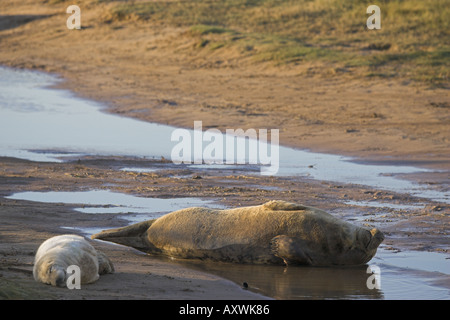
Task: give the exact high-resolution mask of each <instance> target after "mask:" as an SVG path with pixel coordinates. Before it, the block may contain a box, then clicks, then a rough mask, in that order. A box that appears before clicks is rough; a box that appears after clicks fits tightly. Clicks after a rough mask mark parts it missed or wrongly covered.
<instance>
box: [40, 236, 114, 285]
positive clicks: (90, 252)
mask: <svg viewBox="0 0 450 320" xmlns="http://www.w3.org/2000/svg"><path fill="white" fill-rule="evenodd" d="M70 266H77V267H79V268H80V278H81V279H80V282H81V284H86V283H92V282H94V281H96V280H98V278H99V275H101V274H105V273H112V272H114V266H113V264H112V263H111V261H110V260H109V259H108V257H107V256H106V255H105V254H104V253H102V252H100V251H97V250H96V249H95V248H94V247H93V246H92V245H91V244H90V243H89V242H88V241H87V240H86V239H85V238H84V237H81V236H78V235H73V234H64V235H59V236H55V237H52V238H49V239H47V240H45V241H44V242H43V243H42V244H41V245H40V246H39V249H38V250H37V252H36V255H35V257H34V266H33V277H34V279H35V280H36V281H38V282H43V283H45V284H51V285H52V286H55V287H56V286H57V287H65V286H66V284H67V279H68V277H69V276H70V274H68V273H67V269H68V267H70Z"/></svg>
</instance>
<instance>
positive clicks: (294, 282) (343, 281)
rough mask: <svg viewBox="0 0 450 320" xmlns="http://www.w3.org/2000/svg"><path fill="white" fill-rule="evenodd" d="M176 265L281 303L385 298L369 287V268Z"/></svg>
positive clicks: (196, 263)
mask: <svg viewBox="0 0 450 320" xmlns="http://www.w3.org/2000/svg"><path fill="white" fill-rule="evenodd" d="M175 263H179V264H182V265H183V266H187V267H190V268H194V269H197V270H201V271H205V272H208V273H212V274H215V275H218V276H220V277H222V278H226V279H229V280H231V281H233V282H235V283H237V284H239V285H243V283H244V282H245V283H247V284H248V290H252V291H254V292H257V293H260V294H262V295H265V296H268V297H272V298H275V299H280V300H288V299H290V300H291V299H383V293H382V291H380V290H378V289H376V288H374V289H369V288H368V287H367V285H366V282H367V279H368V277H369V276H370V275H371V274H368V273H366V270H367V266H357V267H333V268H319V267H306V266H288V267H282V266H271V265H241V264H232V265H231V264H228V263H213V262H206V263H205V262H199V261H186V260H176V261H175Z"/></svg>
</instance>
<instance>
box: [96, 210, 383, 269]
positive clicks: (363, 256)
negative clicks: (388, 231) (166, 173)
mask: <svg viewBox="0 0 450 320" xmlns="http://www.w3.org/2000/svg"><path fill="white" fill-rule="evenodd" d="M92 238H93V239H101V240H106V241H111V242H115V243H119V244H124V245H127V246H131V247H134V248H136V249H138V250H141V251H145V252H148V253H152V254H162V255H166V256H170V257H174V258H182V259H191V258H193V259H202V260H213V261H224V262H236V263H254V264H283V263H284V264H305V265H312V266H331V265H358V264H364V263H367V262H368V261H369V260H370V259H372V257H373V256H374V255H375V253H376V251H377V248H378V246H379V244H380V243H381V242H382V241H383V239H384V236H383V233H381V232H380V231H379V230H378V229H376V228H374V229H372V230H368V229H366V228H362V227H359V226H356V225H353V224H351V223H348V222H346V221H343V220H340V219H337V218H335V217H333V216H332V215H330V214H328V213H326V212H325V211H322V210H320V209H316V208H312V207H306V206H303V205H298V204H294V203H289V202H285V201H269V202H267V203H265V204H263V205H260V206H251V207H243V208H235V209H226V210H216V209H208V208H187V209H182V210H178V211H175V212H172V213H169V214H167V215H165V216H162V217H160V218H158V219H155V220H149V221H144V222H141V223H137V224H133V225H131V226H127V227H122V228H118V229H111V230H105V231H102V232H100V233H98V234H95V235H93V236H92Z"/></svg>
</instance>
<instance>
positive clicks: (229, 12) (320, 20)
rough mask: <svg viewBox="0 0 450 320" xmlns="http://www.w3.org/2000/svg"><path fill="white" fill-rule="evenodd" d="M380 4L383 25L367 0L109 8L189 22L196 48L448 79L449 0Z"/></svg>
mask: <svg viewBox="0 0 450 320" xmlns="http://www.w3.org/2000/svg"><path fill="white" fill-rule="evenodd" d="M103 1H104V0H103ZM377 5H379V6H380V8H381V29H380V30H368V29H367V27H366V20H367V18H368V16H369V15H368V14H366V8H367V6H368V2H367V1H362V0H346V1H340V0H295V1H294V0H285V1H282V0H211V1H203V0H186V1H148V2H142V1H140V2H134V1H131V2H130V1H128V2H123V1H119V2H117V5H116V6H114V8H113V9H112V15H113V16H114V17H115V18H116V19H119V20H123V19H130V18H134V19H137V20H145V21H155V22H158V23H161V24H165V25H170V26H176V27H186V28H187V29H188V30H190V31H191V32H190V34H191V36H193V37H199V38H201V39H200V40H199V43H201V44H202V45H199V46H197V49H202V48H205V47H208V48H209V49H211V50H218V49H224V48H229V47H230V46H235V47H239V48H241V49H242V50H241V52H243V54H245V55H251V56H252V57H253V58H254V59H255V61H272V62H274V63H275V64H291V63H300V62H301V61H314V62H317V63H318V64H319V65H320V64H322V65H324V66H327V68H328V69H329V67H330V65H332V66H334V68H335V69H336V70H345V71H346V72H351V73H353V74H355V75H363V76H371V77H373V76H382V77H393V76H401V77H407V78H410V79H414V80H419V81H426V82H428V83H432V84H437V85H441V84H445V83H446V82H448V76H449V61H450V59H449V58H450V45H449V43H450V41H449V40H450V34H449V33H450V31H449V30H450V25H449V19H448V17H449V16H450V0H410V1H402V0H392V1H387V0H382V1H377ZM212 34H213V35H214V37H215V38H214V41H211V39H209V38H208V37H209V36H211V35H212Z"/></svg>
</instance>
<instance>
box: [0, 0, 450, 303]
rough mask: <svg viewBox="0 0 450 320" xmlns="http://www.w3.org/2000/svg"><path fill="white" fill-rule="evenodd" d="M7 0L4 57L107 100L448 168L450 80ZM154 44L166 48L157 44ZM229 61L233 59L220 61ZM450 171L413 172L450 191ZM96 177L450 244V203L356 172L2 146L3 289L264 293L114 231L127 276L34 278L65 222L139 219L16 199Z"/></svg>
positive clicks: (167, 120) (22, 294)
mask: <svg viewBox="0 0 450 320" xmlns="http://www.w3.org/2000/svg"><path fill="white" fill-rule="evenodd" d="M1 8H2V14H5V15H11V16H12V18H8V17H6V18H5V17H2V18H1V25H0V32H1V41H2V47H3V48H8V50H2V51H1V52H0V63H1V64H3V65H8V66H14V67H21V68H30V69H35V70H43V71H49V72H54V73H57V74H59V75H61V76H62V77H63V78H64V79H66V80H67V81H65V82H63V83H61V84H60V87H63V88H67V89H70V90H72V91H74V92H76V93H77V94H78V95H80V96H82V97H87V98H92V99H95V100H98V101H102V102H104V103H106V104H107V105H108V106H109V108H108V111H109V112H112V113H115V114H120V115H124V116H127V117H135V118H139V119H142V120H146V121H151V122H157V123H164V124H170V125H174V126H180V127H186V128H192V124H193V121H194V120H202V121H203V124H204V128H210V127H214V128H218V129H220V130H224V129H226V128H236V126H238V127H240V128H243V129H246V128H280V129H282V130H280V131H281V137H280V141H281V143H282V144H284V145H288V146H293V147H299V148H309V149H312V150H314V151H322V152H330V153H336V154H345V155H352V156H357V157H358V158H359V159H362V161H377V162H379V163H387V162H390V163H394V164H414V165H417V166H421V167H429V168H438V169H443V170H448V169H449V163H450V162H449V161H448V159H449V158H450V156H449V150H450V148H449V144H448V137H449V136H450V132H449V130H450V128H449V126H448V119H449V108H448V100H449V93H448V90H445V89H437V88H428V87H426V86H422V85H420V84H412V83H409V82H408V81H403V80H389V81H379V80H370V81H369V80H354V79H346V78H339V79H332V80H330V79H323V78H320V77H309V76H304V75H302V76H300V74H302V73H301V71H302V68H304V66H297V67H294V68H292V69H289V70H288V69H286V68H283V67H279V68H274V67H273V66H270V65H263V66H261V65H254V64H252V63H248V62H247V61H245V59H241V58H239V57H235V58H233V59H228V60H227V59H226V57H214V56H213V57H210V56H205V55H202V54H199V55H197V54H195V53H193V52H192V51H191V50H190V49H189V48H191V41H192V40H191V39H189V37H183V36H182V35H183V32H184V30H179V29H170V28H164V27H163V26H154V25H151V22H147V24H145V25H144V26H143V25H142V24H140V25H137V24H136V23H134V22H133V21H128V22H121V23H112V24H105V23H104V20H102V19H97V18H96V17H101V16H102V14H103V12H104V10H105V8H104V7H103V6H102V5H98V6H97V5H92V6H91V7H90V9H89V10H86V11H84V13H83V14H84V19H85V20H84V21H86V23H87V25H88V26H89V27H88V28H85V29H83V30H81V31H80V32H76V31H75V32H70V33H67V29H65V21H66V18H67V17H66V14H65V4H64V3H63V4H62V5H59V6H58V5H42V4H41V3H39V4H36V3H35V1H31V0H30V1H13V0H7V1H2V4H1ZM61 9H63V10H61ZM8 19H9V20H8ZM11 19H13V20H11ZM11 21H13V22H14V23H12V22H11ZM61 21H62V23H61ZM130 35H132V36H130ZM124 42H126V43H127V46H124V45H123V43H124ZM44 43H45V45H43V44H44ZM155 46H156V47H157V48H158V50H151V49H148V48H153V47H155ZM74 48H76V54H74ZM219 60H220V61H222V62H223V61H226V63H220V64H214V61H219ZM224 66H226V67H224ZM380 93H382V94H380ZM311 165H312V166H313V165H314V164H311ZM123 167H150V168H157V169H158V170H157V171H155V172H141V173H136V172H126V171H121V170H120V168H123ZM313 169H314V168H311V170H313ZM447 172H448V171H447ZM447 172H445V173H443V174H436V173H434V174H429V173H424V174H416V175H414V176H410V178H411V179H413V180H414V179H415V180H420V181H422V182H425V183H428V184H429V185H432V186H435V187H436V188H439V189H440V190H442V191H444V192H445V191H447V192H448V174H447ZM92 189H95V190H106V189H107V190H112V191H117V192H123V193H128V194H133V195H139V196H142V197H161V198H174V197H200V198H202V199H209V200H213V201H215V202H216V203H217V204H219V205H223V206H230V207H234V206H244V205H257V204H261V203H263V202H265V201H268V200H272V199H281V200H287V201H292V202H298V203H303V204H305V205H310V206H314V207H319V208H321V209H324V210H327V211H329V212H330V213H331V214H334V215H337V216H339V217H342V218H343V219H347V220H349V221H355V222H356V223H361V224H363V225H367V226H376V227H377V228H380V229H381V230H382V231H383V232H385V233H386V240H385V242H384V245H385V248H387V249H390V250H392V251H398V250H400V251H401V250H422V251H435V252H442V253H447V254H448V248H449V247H450V237H449V235H448V226H449V225H450V223H449V222H450V221H449V220H450V217H449V208H448V205H446V204H443V203H439V202H434V201H430V200H427V199H418V198H416V197H412V196H408V195H405V194H398V193H395V192H390V191H385V190H381V189H374V188H369V187H365V186H361V185H357V184H344V183H335V182H328V181H315V180H312V179H308V178H307V177H263V176H260V175H258V174H249V173H248V172H246V171H245V170H244V171H239V170H237V171H230V170H220V169H219V170H217V169H202V170H194V169H192V168H189V167H187V166H184V167H180V166H174V165H173V164H172V163H171V162H170V161H164V160H161V161H160V160H152V161H149V160H143V159H138V158H123V157H111V158H108V157H100V158H96V157H81V158H80V159H78V158H74V159H73V160H72V161H69V162H63V163H48V162H30V161H26V160H19V159H14V158H0V217H1V221H2V224H1V225H0V240H1V241H0V283H1V286H0V287H1V288H2V289H1V290H0V297H2V298H13V299H40V298H42V299H53V298H56V299H260V298H264V297H262V296H260V295H255V293H254V292H252V291H251V290H243V289H242V288H241V286H240V285H239V281H240V280H237V281H236V282H237V283H233V282H230V281H228V280H224V279H223V278H221V277H220V273H219V276H214V275H212V274H211V273H205V272H203V271H195V270H194V269H192V268H187V267H186V265H182V264H181V265H180V264H177V263H172V262H170V261H167V260H164V259H160V258H156V257H150V256H147V255H142V254H141V253H139V252H137V251H135V250H131V249H128V248H124V247H119V246H112V245H110V244H105V243H96V246H98V247H100V248H101V249H102V250H103V251H104V252H106V253H107V254H108V255H109V256H110V257H111V259H112V260H113V261H114V263H115V265H116V274H115V275H107V276H104V277H102V278H101V279H100V280H99V281H98V282H97V283H95V284H92V285H89V286H86V287H85V288H83V290H80V291H69V290H63V289H57V288H52V287H49V286H43V285H41V284H38V283H36V282H34V280H33V279H32V276H31V269H32V261H33V256H34V253H35V251H36V249H37V248H38V246H39V244H40V243H41V242H42V241H44V240H45V239H47V238H48V237H50V236H53V235H57V234H61V233H67V232H68V231H67V229H64V228H63V227H67V226H70V227H72V228H80V229H81V230H82V229H83V228H85V229H86V228H94V227H95V228H111V227H118V226H122V225H124V224H126V223H128V221H126V220H122V219H120V218H118V217H117V215H116V214H101V215H100V214H99V215H95V214H86V213H80V212H78V211H74V210H73V208H75V207H76V205H73V206H71V205H69V204H63V203H60V204H49V203H36V202H29V201H22V200H12V199H7V198H5V197H6V196H10V195H11V194H13V193H16V192H23V191H83V190H92ZM348 200H351V201H361V202H363V203H367V202H371V201H378V202H380V201H381V202H387V203H393V204H400V205H410V206H414V205H417V203H418V202H420V203H423V206H422V207H418V208H412V209H411V208H407V209H401V208H400V209H399V208H394V209H393V208H380V207H373V206H368V205H363V206H359V205H352V204H347V203H345V201H348ZM75 230H77V229H75ZM74 232H81V231H74ZM124 287H125V288H126V290H124Z"/></svg>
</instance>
